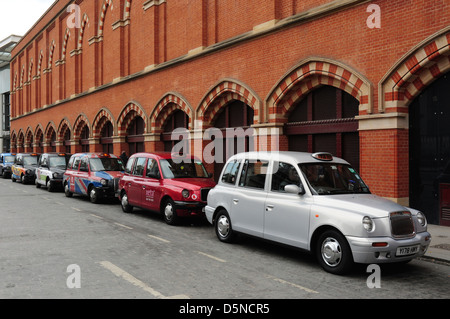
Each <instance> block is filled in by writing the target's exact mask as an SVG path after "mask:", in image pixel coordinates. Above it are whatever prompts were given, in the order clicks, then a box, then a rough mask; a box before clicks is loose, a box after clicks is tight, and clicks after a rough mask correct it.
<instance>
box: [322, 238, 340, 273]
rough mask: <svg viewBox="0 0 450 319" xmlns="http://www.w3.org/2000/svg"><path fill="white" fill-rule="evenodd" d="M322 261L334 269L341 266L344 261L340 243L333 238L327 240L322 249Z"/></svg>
mask: <svg viewBox="0 0 450 319" xmlns="http://www.w3.org/2000/svg"><path fill="white" fill-rule="evenodd" d="M321 253H322V259H323V260H324V261H325V263H326V264H327V265H328V266H331V267H334V266H337V265H339V263H340V262H341V259H342V249H341V246H340V245H339V242H338V241H337V240H336V239H334V238H331V237H328V238H327V239H325V240H324V241H323V243H322V248H321Z"/></svg>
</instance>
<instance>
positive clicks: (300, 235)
mask: <svg viewBox="0 0 450 319" xmlns="http://www.w3.org/2000/svg"><path fill="white" fill-rule="evenodd" d="M207 202H208V203H207V206H206V207H205V214H206V218H207V219H208V221H209V222H210V223H211V224H213V225H214V228H215V232H216V235H217V237H218V239H219V240H220V241H223V242H231V241H233V240H234V239H235V235H236V234H237V233H244V234H248V235H252V236H256V237H260V238H264V239H267V240H271V241H275V242H279V243H283V244H286V245H290V246H294V247H298V248H301V249H304V250H307V251H310V252H312V253H314V254H315V255H316V256H317V260H318V262H319V264H320V265H321V266H322V267H323V268H324V269H325V270H326V271H328V272H331V273H335V274H344V273H346V272H348V271H349V270H350V269H351V267H352V265H353V264H354V263H364V264H372V263H375V264H378V263H389V262H407V261H410V260H411V259H413V258H415V257H418V256H422V255H423V254H424V253H425V252H426V250H427V249H428V246H429V244H430V241H431V235H430V234H429V233H428V232H427V221H426V218H425V216H424V214H422V213H421V212H419V211H417V210H415V209H412V208H408V207H404V206H401V205H399V204H397V203H394V202H392V201H389V200H387V199H384V198H381V197H378V196H375V195H373V194H371V193H370V191H369V188H368V187H367V185H366V184H365V183H364V182H363V180H362V179H361V177H360V176H359V175H358V173H357V172H356V171H355V170H354V169H353V168H352V167H351V166H350V164H349V163H348V162H346V161H344V160H343V159H340V158H337V157H333V156H332V155H331V154H329V153H323V152H322V153H315V154H310V153H300V152H248V153H240V154H237V155H234V156H232V157H231V158H230V159H229V160H228V161H227V163H226V165H225V166H224V169H223V171H222V173H221V176H220V178H219V182H218V184H217V185H216V186H215V187H214V188H213V189H212V190H211V191H210V192H209V194H208V199H207Z"/></svg>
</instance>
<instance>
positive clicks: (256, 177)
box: [239, 160, 269, 189]
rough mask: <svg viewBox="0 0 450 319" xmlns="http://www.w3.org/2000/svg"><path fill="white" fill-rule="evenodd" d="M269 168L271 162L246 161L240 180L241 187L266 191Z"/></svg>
mask: <svg viewBox="0 0 450 319" xmlns="http://www.w3.org/2000/svg"><path fill="white" fill-rule="evenodd" d="M268 166H269V162H267V161H260V160H256V161H253V160H251V161H249V160H246V161H245V163H244V167H243V169H242V173H241V177H240V179H239V186H244V187H253V188H259V189H264V184H265V182H266V176H267V168H268Z"/></svg>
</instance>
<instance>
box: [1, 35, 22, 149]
mask: <svg viewBox="0 0 450 319" xmlns="http://www.w3.org/2000/svg"><path fill="white" fill-rule="evenodd" d="M19 41H20V37H19V36H16V35H11V36H9V37H7V38H6V39H3V40H1V41H0V117H1V120H0V152H1V153H7V152H9V151H10V135H9V132H10V112H11V111H10V91H9V90H10V87H11V83H10V69H9V62H10V59H11V51H12V49H13V48H14V46H15V45H16V44H17V43H18V42H19Z"/></svg>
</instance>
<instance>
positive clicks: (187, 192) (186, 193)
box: [181, 189, 189, 198]
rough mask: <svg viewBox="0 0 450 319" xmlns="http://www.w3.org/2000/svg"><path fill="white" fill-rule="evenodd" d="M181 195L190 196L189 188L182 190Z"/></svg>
mask: <svg viewBox="0 0 450 319" xmlns="http://www.w3.org/2000/svg"><path fill="white" fill-rule="evenodd" d="M181 195H183V197H184V198H188V197H189V191H188V190H187V189H183V191H182V192H181Z"/></svg>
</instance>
